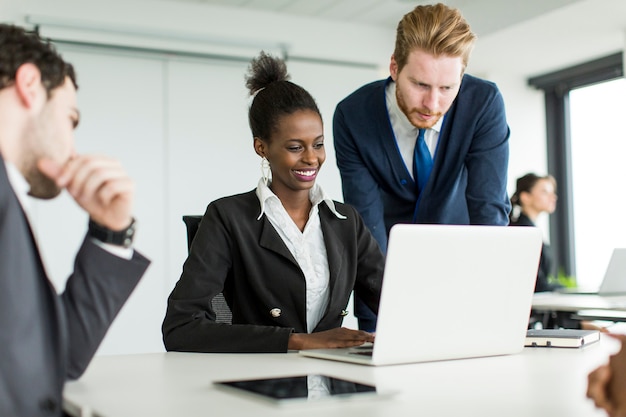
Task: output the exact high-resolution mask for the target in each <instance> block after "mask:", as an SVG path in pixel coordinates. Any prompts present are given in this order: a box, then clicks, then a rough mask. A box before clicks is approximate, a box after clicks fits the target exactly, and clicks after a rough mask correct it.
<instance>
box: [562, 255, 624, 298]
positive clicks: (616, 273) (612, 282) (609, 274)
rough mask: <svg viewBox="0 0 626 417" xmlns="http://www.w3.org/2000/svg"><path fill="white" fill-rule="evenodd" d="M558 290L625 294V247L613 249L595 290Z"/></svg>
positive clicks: (568, 292) (570, 292)
mask: <svg viewBox="0 0 626 417" xmlns="http://www.w3.org/2000/svg"><path fill="white" fill-rule="evenodd" d="M558 292H563V293H566V294H598V295H619V294H626V248H615V249H613V253H612V254H611V259H610V260H609V265H608V266H607V268H606V271H605V272H604V279H603V280H602V283H601V284H600V288H598V289H597V291H593V290H591V291H590V290H588V289H584V288H562V289H559V290H558Z"/></svg>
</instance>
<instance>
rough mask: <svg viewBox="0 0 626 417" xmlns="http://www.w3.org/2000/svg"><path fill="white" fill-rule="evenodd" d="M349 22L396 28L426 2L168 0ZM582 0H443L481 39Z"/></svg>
mask: <svg viewBox="0 0 626 417" xmlns="http://www.w3.org/2000/svg"><path fill="white" fill-rule="evenodd" d="M166 1H170V2H178V3H194V4H207V5H218V6H222V7H230V8H243V9H248V10H263V11H266V12H275V13H282V14H293V15H298V16H306V17H315V18H321V19H329V20H339V21H349V22H352V23H361V24H369V25H377V26H382V27H385V28H391V29H394V30H395V28H396V25H397V23H398V21H399V20H400V18H401V17H402V16H403V15H404V14H405V13H407V12H408V11H410V10H411V9H413V8H414V7H415V6H417V5H419V4H430V3H433V1H423V0H166ZM578 1H580V0H444V1H443V3H446V4H447V5H449V6H451V7H456V8H458V9H459V10H461V12H462V13H463V15H464V16H465V18H466V19H467V21H468V22H469V23H470V25H471V27H472V30H473V31H474V32H475V33H476V34H477V35H479V36H482V35H486V34H489V33H492V32H495V31H497V30H500V29H503V28H506V27H509V26H511V25H514V24H516V23H520V22H523V21H526V20H528V19H531V18H533V17H536V16H538V15H541V14H544V13H547V12H549V11H552V10H555V9H558V8H560V7H563V6H566V5H569V4H571V3H576V2H578Z"/></svg>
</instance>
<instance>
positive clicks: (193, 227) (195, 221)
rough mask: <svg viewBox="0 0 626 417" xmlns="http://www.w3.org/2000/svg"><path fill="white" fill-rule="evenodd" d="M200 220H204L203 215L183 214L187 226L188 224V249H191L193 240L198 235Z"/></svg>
mask: <svg viewBox="0 0 626 417" xmlns="http://www.w3.org/2000/svg"><path fill="white" fill-rule="evenodd" d="M200 220H202V216H196V215H188V216H183V221H184V222H185V226H187V251H190V250H191V242H193V238H194V237H196V233H197V232H198V226H200Z"/></svg>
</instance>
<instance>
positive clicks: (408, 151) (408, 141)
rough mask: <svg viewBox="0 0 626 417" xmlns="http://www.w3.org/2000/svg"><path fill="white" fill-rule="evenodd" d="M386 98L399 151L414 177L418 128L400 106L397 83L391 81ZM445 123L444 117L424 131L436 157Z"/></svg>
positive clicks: (428, 144) (432, 153)
mask: <svg viewBox="0 0 626 417" xmlns="http://www.w3.org/2000/svg"><path fill="white" fill-rule="evenodd" d="M385 98H386V100H385V101H386V103H387V113H388V114H389V120H390V121H391V127H392V129H393V133H394V136H395V137H396V144H397V145H398V151H399V152H400V155H402V160H403V161H404V164H405V165H406V167H407V170H408V171H409V173H410V174H411V177H413V157H414V151H415V141H416V140H417V133H418V130H419V129H418V128H416V127H415V126H413V125H412V124H411V122H410V121H409V119H408V117H406V114H404V113H403V112H402V110H401V109H400V107H398V101H397V99H396V83H395V82H393V81H390V82H389V83H388V84H387V87H386V89H385ZM442 123H443V117H442V118H441V119H439V120H438V121H437V123H435V125H434V126H433V127H431V128H430V129H426V132H424V141H425V142H426V146H428V150H429V151H430V155H431V156H433V157H434V155H435V150H436V149H437V143H438V142H439V132H440V131H441V125H442Z"/></svg>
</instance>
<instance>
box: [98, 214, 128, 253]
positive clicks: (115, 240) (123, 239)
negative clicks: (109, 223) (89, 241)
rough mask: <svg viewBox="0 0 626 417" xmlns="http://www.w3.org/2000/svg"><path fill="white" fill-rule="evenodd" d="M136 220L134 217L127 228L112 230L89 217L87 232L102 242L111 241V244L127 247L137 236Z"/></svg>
mask: <svg viewBox="0 0 626 417" xmlns="http://www.w3.org/2000/svg"><path fill="white" fill-rule="evenodd" d="M135 228H136V221H135V218H134V217H133V219H132V221H131V222H130V225H129V226H128V227H127V228H126V229H122V230H111V229H109V228H108V227H106V226H103V225H101V224H98V223H96V222H94V221H93V220H91V219H89V228H88V232H87V234H88V235H89V236H91V237H93V238H95V239H97V240H99V241H100V242H102V243H109V244H111V245H117V246H123V247H125V248H128V247H130V245H132V243H133V239H134V238H135Z"/></svg>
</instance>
